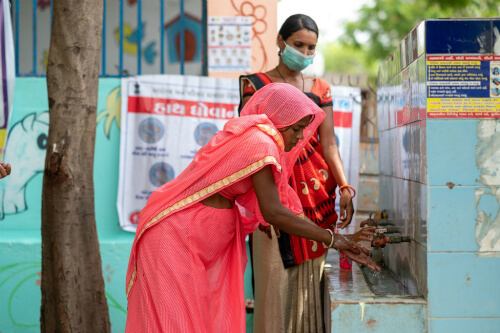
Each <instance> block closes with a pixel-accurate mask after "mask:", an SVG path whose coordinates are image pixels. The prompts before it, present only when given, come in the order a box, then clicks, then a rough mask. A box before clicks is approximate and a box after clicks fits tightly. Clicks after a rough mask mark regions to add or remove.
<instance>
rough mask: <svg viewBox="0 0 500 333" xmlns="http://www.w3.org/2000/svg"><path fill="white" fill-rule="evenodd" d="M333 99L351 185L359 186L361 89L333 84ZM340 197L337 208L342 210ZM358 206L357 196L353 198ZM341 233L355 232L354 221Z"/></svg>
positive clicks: (337, 129) (338, 135)
mask: <svg viewBox="0 0 500 333" xmlns="http://www.w3.org/2000/svg"><path fill="white" fill-rule="evenodd" d="M331 89H332V99H333V124H334V126H335V139H337V143H338V146H339V151H340V157H341V158H342V164H343V165H344V172H345V174H346V177H347V181H348V182H349V185H351V186H352V187H354V188H355V189H357V188H358V183H359V128H360V123H361V90H360V89H359V88H354V87H341V86H331ZM339 198H340V196H337V200H336V201H335V209H336V211H337V212H340V207H339ZM353 204H354V208H356V204H357V197H354V199H353ZM339 232H340V233H351V232H354V223H352V224H351V225H350V226H349V227H347V228H346V229H344V230H342V231H339Z"/></svg>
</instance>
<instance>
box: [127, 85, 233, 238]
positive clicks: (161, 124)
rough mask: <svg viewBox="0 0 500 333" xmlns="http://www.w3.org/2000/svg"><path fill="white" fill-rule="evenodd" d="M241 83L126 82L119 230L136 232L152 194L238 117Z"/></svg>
mask: <svg viewBox="0 0 500 333" xmlns="http://www.w3.org/2000/svg"><path fill="white" fill-rule="evenodd" d="M238 89H239V88H238V80H234V79H216V78H209V77H201V76H188V75H157V76H137V77H130V78H123V79H122V84H121V91H122V96H121V103H122V104H121V119H122V120H121V137H120V140H121V141H120V174H119V181H118V202H117V208H118V215H119V219H120V226H121V227H122V228H123V229H125V230H127V231H135V230H136V228H137V223H138V222H139V218H140V215H139V213H140V211H141V209H142V208H143V207H144V206H145V205H146V202H147V199H148V197H149V195H150V194H151V193H152V192H153V191H154V190H155V189H156V188H157V187H159V186H161V185H163V184H165V183H167V182H169V181H171V180H172V179H174V178H175V177H177V176H178V175H179V174H180V173H181V172H182V171H183V170H184V169H185V168H186V167H187V166H188V165H189V163H190V162H191V161H192V159H193V157H194V154H196V152H197V151H198V149H200V148H201V147H202V146H204V145H205V144H207V143H208V141H209V140H210V139H211V138H212V136H213V135H214V134H215V133H216V132H217V131H218V130H221V129H222V128H223V127H224V124H225V123H226V121H228V120H230V119H233V118H235V117H236V116H237V114H238V104H239V91H238Z"/></svg>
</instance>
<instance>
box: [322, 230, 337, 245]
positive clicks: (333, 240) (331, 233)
mask: <svg viewBox="0 0 500 333" xmlns="http://www.w3.org/2000/svg"><path fill="white" fill-rule="evenodd" d="M326 231H328V232H329V233H330V235H332V241H331V242H330V245H328V248H331V247H332V246H333V242H335V235H334V234H333V231H331V230H330V229H326ZM323 244H324V243H323Z"/></svg>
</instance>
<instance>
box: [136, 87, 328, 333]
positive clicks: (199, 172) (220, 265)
mask: <svg viewBox="0 0 500 333" xmlns="http://www.w3.org/2000/svg"><path fill="white" fill-rule="evenodd" d="M297 91H298V90H297V89H295V88H293V87H291V86H290V85H286V84H272V85H269V86H268V87H266V89H261V90H260V91H259V92H258V93H256V94H255V96H254V97H253V98H252V99H251V101H249V103H247V106H245V108H244V109H243V111H242V112H243V113H244V114H247V115H248V116H247V117H241V118H237V119H233V120H230V121H228V122H227V123H226V125H225V126H224V129H223V130H222V131H219V132H217V133H216V134H215V135H214V137H213V138H212V139H211V140H210V142H209V143H208V144H207V145H206V146H204V147H203V148H201V149H200V150H199V151H198V152H197V153H196V155H195V157H194V159H193V162H192V163H191V164H190V165H189V166H188V167H187V168H186V170H184V171H183V172H182V173H181V174H180V175H179V176H178V177H177V178H175V179H174V180H172V181H171V182H169V183H167V184H165V185H163V186H161V187H159V188H158V189H156V190H155V191H154V192H153V193H152V194H151V196H150V197H149V199H148V202H147V204H146V207H144V209H143V210H142V211H141V214H140V222H139V225H138V228H137V234H136V237H135V240H134V243H133V245H132V251H131V254H130V260H129V266H128V270H127V284H126V292H127V297H128V301H129V304H128V314H127V325H126V332H172V333H173V332H175V333H181V332H189V333H191V332H244V331H245V312H244V303H245V302H244V293H243V272H244V269H245V265H246V252H245V249H246V248H245V241H244V240H245V236H246V235H247V234H248V233H250V232H253V231H254V230H255V229H256V227H257V225H258V223H259V222H260V223H265V222H264V220H263V219H262V215H261V213H260V210H259V207H258V203H257V198H256V196H255V192H254V190H253V187H252V186H251V178H250V177H249V176H251V175H252V174H253V173H255V172H257V171H259V170H260V169H262V168H263V167H264V166H265V165H271V166H272V167H273V172H274V178H275V181H276V187H277V189H278V192H279V195H280V200H281V202H282V203H283V205H285V207H287V208H289V209H290V210H291V211H293V212H294V213H296V214H299V213H301V212H302V207H301V204H300V200H299V199H298V197H297V195H296V193H295V192H294V191H293V189H292V188H291V187H290V185H289V184H288V179H289V177H290V175H291V173H292V169H293V162H294V161H295V159H296V158H297V156H298V154H299V152H300V151H301V150H302V148H303V146H304V145H305V144H306V143H307V139H309V137H310V136H311V135H312V134H313V133H314V131H315V130H316V128H317V127H318V126H319V124H320V123H321V121H322V120H323V119H324V117H325V116H324V113H323V112H322V110H321V109H320V108H318V107H317V106H316V105H315V104H314V103H312V102H311V101H310V100H308V99H307V98H303V97H301V96H303V95H301V94H297ZM290 96H292V97H290ZM309 115H311V116H312V121H311V123H310V124H309V126H308V127H307V128H306V129H305V130H304V138H305V139H304V140H301V142H299V144H298V145H297V146H296V147H295V148H294V149H292V151H290V152H288V153H286V152H284V151H283V147H284V145H283V138H282V137H281V135H280V134H279V131H278V128H282V127H287V126H290V125H292V124H294V123H296V122H297V121H299V120H300V119H302V118H304V117H306V116H309ZM220 191H223V193H224V194H225V195H226V196H227V195H234V197H233V198H232V199H233V200H234V201H235V202H236V205H234V208H233V209H216V208H212V207H208V206H204V205H203V204H201V203H200V201H201V200H203V199H205V198H208V197H209V196H211V195H213V194H214V193H217V192H220Z"/></svg>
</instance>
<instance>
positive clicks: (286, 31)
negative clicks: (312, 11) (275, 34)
mask: <svg viewBox="0 0 500 333" xmlns="http://www.w3.org/2000/svg"><path fill="white" fill-rule="evenodd" d="M302 29H307V30H309V31H312V32H314V33H315V34H316V36H319V32H318V26H317V25H316V22H314V20H313V19H312V18H310V17H309V16H307V15H304V14H295V15H292V16H290V17H289V18H287V19H286V21H285V22H284V23H283V25H282V26H281V29H280V31H279V35H280V36H281V37H282V38H283V40H287V39H288V37H290V36H291V35H293V34H294V33H296V32H297V31H299V30H302Z"/></svg>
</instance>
